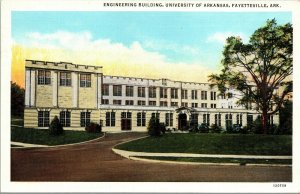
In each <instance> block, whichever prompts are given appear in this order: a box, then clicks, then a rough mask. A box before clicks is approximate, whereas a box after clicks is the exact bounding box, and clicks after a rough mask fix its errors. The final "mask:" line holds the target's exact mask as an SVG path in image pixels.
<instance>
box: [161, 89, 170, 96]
mask: <svg viewBox="0 0 300 194" xmlns="http://www.w3.org/2000/svg"><path fill="white" fill-rule="evenodd" d="M160 98H168V90H167V88H160Z"/></svg>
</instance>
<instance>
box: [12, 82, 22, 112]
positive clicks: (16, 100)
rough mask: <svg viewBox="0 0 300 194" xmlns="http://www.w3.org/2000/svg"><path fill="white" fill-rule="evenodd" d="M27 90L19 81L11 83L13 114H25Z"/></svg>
mask: <svg viewBox="0 0 300 194" xmlns="http://www.w3.org/2000/svg"><path fill="white" fill-rule="evenodd" d="M24 97H25V90H24V89H23V88H21V87H20V86H19V85H18V84H17V83H15V82H12V83H11V105H10V107H11V115H13V116H22V115H23V114H24Z"/></svg>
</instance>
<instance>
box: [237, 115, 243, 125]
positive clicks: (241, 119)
mask: <svg viewBox="0 0 300 194" xmlns="http://www.w3.org/2000/svg"><path fill="white" fill-rule="evenodd" d="M236 124H238V125H241V126H242V125H243V115H242V114H237V115H236Z"/></svg>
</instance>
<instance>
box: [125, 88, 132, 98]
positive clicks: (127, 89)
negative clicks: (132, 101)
mask: <svg viewBox="0 0 300 194" xmlns="http://www.w3.org/2000/svg"><path fill="white" fill-rule="evenodd" d="M126 96H133V86H126Z"/></svg>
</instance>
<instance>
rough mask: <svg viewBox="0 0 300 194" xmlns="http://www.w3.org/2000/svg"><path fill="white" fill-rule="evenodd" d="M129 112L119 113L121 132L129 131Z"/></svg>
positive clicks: (130, 126)
mask: <svg viewBox="0 0 300 194" xmlns="http://www.w3.org/2000/svg"><path fill="white" fill-rule="evenodd" d="M131 128H132V125H131V112H122V113H121V130H122V131H129V130H131Z"/></svg>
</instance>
